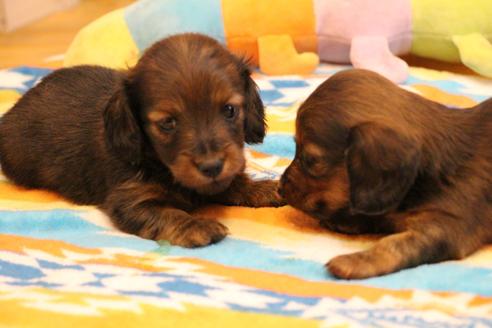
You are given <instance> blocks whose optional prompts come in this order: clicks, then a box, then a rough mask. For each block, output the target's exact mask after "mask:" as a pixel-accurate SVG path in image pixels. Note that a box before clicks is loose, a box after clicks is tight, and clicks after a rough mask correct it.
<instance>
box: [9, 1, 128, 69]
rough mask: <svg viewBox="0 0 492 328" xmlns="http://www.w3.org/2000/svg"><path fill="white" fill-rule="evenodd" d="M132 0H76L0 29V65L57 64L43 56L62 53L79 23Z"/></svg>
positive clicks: (77, 28)
mask: <svg viewBox="0 0 492 328" xmlns="http://www.w3.org/2000/svg"><path fill="white" fill-rule="evenodd" d="M132 2H134V0H80V4H78V5H76V6H74V7H72V8H69V9H67V10H64V11H60V12H57V13H54V14H52V15H50V16H48V17H46V18H43V19H40V20H38V21H36V22H34V23H32V24H30V25H27V26H25V27H22V28H20V29H18V30H15V31H13V32H10V33H1V32H0V68H6V67H14V66H21V65H29V66H41V67H50V66H59V61H54V62H49V61H46V59H47V58H49V57H52V56H57V55H60V54H63V53H65V51H66V50H67V48H68V46H69V44H70V42H71V41H72V39H73V37H74V36H75V34H76V33H77V31H79V30H80V28H81V27H83V26H85V25H86V24H87V23H89V22H91V21H93V20H94V19H96V18H98V17H100V16H102V15H104V14H106V13H108V12H110V11H112V10H114V9H118V8H121V7H124V6H126V5H128V4H130V3H132Z"/></svg>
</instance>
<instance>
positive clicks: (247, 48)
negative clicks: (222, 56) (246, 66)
mask: <svg viewBox="0 0 492 328" xmlns="http://www.w3.org/2000/svg"><path fill="white" fill-rule="evenodd" d="M222 10H223V15H224V26H225V34H226V43H227V46H228V47H229V48H230V49H231V50H232V51H233V52H236V53H239V54H240V55H245V56H247V57H249V58H251V59H252V62H253V63H255V64H257V63H258V42H257V40H258V38H259V37H260V36H268V35H282V34H288V35H290V36H291V37H292V39H293V41H294V44H295V47H296V49H297V51H299V52H304V51H312V52H316V49H317V43H316V35H315V19H314V7H313V1H312V0H296V1H289V3H288V5H286V1H285V0H269V1H258V0H222Z"/></svg>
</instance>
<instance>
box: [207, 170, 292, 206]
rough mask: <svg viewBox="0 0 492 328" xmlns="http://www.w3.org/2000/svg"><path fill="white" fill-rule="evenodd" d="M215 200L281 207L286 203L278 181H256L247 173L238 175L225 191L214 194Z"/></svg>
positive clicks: (242, 204) (222, 202) (223, 202)
mask: <svg viewBox="0 0 492 328" xmlns="http://www.w3.org/2000/svg"><path fill="white" fill-rule="evenodd" d="M214 201H216V202H218V203H220V204H224V205H237V206H248V207H279V206H283V205H285V204H286V203H285V201H284V199H283V198H282V197H281V196H280V195H279V193H278V181H276V180H261V181H254V180H252V179H251V178H250V177H248V176H247V175H246V174H241V175H239V176H237V177H236V178H235V179H234V180H233V181H232V183H231V185H230V187H229V188H228V189H227V190H226V191H225V192H223V193H221V194H219V195H216V196H214Z"/></svg>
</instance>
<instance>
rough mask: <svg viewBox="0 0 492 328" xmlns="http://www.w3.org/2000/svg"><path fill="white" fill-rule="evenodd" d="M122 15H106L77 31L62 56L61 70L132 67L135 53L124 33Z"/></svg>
mask: <svg viewBox="0 0 492 328" xmlns="http://www.w3.org/2000/svg"><path fill="white" fill-rule="evenodd" d="M124 12H125V11H124V9H120V10H116V11H113V12H110V13H109V14H106V15H104V16H103V17H101V18H99V19H97V20H95V21H93V22H92V23H90V24H89V25H87V26H86V27H84V28H83V29H82V30H80V31H79V33H78V34H77V35H76V36H75V38H74V40H73V41H72V44H71V45H70V47H69V48H68V50H67V52H66V54H65V59H64V66H73V65H80V64H90V65H102V66H109V67H113V68H127V67H129V66H133V65H134V64H135V63H136V62H137V60H138V57H139V50H138V48H137V45H136V44H135V42H134V41H133V38H132V35H131V34H130V31H129V30H128V26H127V24H126V22H125V19H124Z"/></svg>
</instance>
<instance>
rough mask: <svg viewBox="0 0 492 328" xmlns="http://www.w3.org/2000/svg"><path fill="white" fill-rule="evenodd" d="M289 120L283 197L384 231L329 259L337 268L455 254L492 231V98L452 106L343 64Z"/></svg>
mask: <svg viewBox="0 0 492 328" xmlns="http://www.w3.org/2000/svg"><path fill="white" fill-rule="evenodd" d="M296 124H297V130H296V145H297V147H296V156H295V159H294V160H293V162H292V164H291V165H290V166H289V168H288V169H287V170H286V172H285V173H284V175H283V176H282V179H281V189H280V192H281V194H283V195H284V197H285V198H286V200H287V202H288V203H290V204H292V205H293V206H295V207H297V208H299V209H301V210H303V211H305V212H307V213H309V214H311V215H312V216H314V217H316V218H318V219H319V220H320V223H321V224H322V225H323V226H326V227H328V228H330V229H332V230H335V231H339V232H344V233H351V234H359V233H385V234H391V235H390V236H387V237H384V238H382V239H381V240H379V241H378V242H377V243H376V244H375V245H374V247H372V248H371V249H369V250H367V251H363V252H358V253H354V254H349V255H342V256H338V257H336V258H334V259H332V260H331V261H330V262H329V263H328V264H327V268H328V270H329V271H330V272H331V273H332V274H334V275H335V276H337V277H340V278H347V279H356V278H366V277H371V276H377V275H382V274H387V273H390V272H394V271H398V270H400V269H403V268H408V267H413V266H417V265H419V264H423V263H432V262H438V261H444V260H450V259H459V258H463V257H464V256H467V255H469V254H470V253H472V252H474V251H475V250H477V249H478V248H479V247H480V246H482V245H484V244H486V243H489V242H491V241H492V132H491V131H492V100H488V101H486V102H484V103H482V104H480V105H478V106H476V107H475V108H473V109H449V108H446V107H445V106H443V105H440V104H438V103H435V102H432V101H429V100H426V99H424V98H422V97H420V96H418V95H416V94H413V93H411V92H408V91H405V90H403V89H400V88H398V87H397V86H396V85H394V84H393V83H391V82H390V81H388V80H386V79H385V78H383V77H381V76H379V75H377V74H376V73H372V72H369V71H365V70H350V71H344V72H340V73H337V74H335V75H334V76H333V77H331V78H330V79H328V80H327V81H325V82H324V83H323V84H322V85H321V86H319V88H318V89H317V90H316V91H314V93H313V94H312V95H311V96H310V97H309V98H308V99H307V100H306V102H305V103H304V104H303V105H302V106H301V108H300V109H299V112H298V116H297V123H296Z"/></svg>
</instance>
